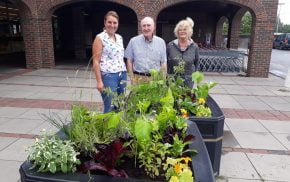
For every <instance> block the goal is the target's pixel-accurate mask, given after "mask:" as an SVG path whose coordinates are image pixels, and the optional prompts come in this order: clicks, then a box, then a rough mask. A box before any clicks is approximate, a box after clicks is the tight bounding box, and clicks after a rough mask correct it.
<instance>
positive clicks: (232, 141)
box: [222, 131, 241, 148]
mask: <svg viewBox="0 0 290 182" xmlns="http://www.w3.org/2000/svg"><path fill="white" fill-rule="evenodd" d="M222 145H223V147H234V148H240V147H241V146H240V144H239V143H238V141H237V140H236V138H235V137H234V135H233V134H232V132H231V131H224V135H223V144H222Z"/></svg>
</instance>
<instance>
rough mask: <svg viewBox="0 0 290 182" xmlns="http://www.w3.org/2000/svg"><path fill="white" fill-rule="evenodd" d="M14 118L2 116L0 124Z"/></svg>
mask: <svg viewBox="0 0 290 182" xmlns="http://www.w3.org/2000/svg"><path fill="white" fill-rule="evenodd" d="M11 119H12V118H0V126H1V125H2V124H5V123H7V122H9V121H10V120H11Z"/></svg>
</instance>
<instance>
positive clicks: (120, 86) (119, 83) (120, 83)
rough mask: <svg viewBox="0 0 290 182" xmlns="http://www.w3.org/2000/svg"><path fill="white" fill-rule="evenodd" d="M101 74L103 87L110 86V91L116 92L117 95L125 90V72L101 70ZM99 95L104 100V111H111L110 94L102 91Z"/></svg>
mask: <svg viewBox="0 0 290 182" xmlns="http://www.w3.org/2000/svg"><path fill="white" fill-rule="evenodd" d="M101 74H102V80H103V83H104V86H105V88H110V89H111V91H112V92H117V93H118V95H120V94H122V93H124V92H125V87H126V85H127V72H125V71H123V72H117V73H105V72H102V73H101ZM101 95H102V99H103V102H104V113H106V112H110V111H112V109H113V107H112V98H113V96H112V94H108V93H105V92H102V93H101Z"/></svg>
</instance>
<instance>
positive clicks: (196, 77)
mask: <svg viewBox="0 0 290 182" xmlns="http://www.w3.org/2000/svg"><path fill="white" fill-rule="evenodd" d="M191 76H192V81H193V82H194V83H195V84H196V85H197V86H196V88H193V89H192V93H194V94H195V96H196V99H199V98H203V99H204V100H206V99H207V97H208V91H209V90H210V89H211V88H213V87H215V86H216V85H217V83H216V82H209V83H201V82H202V81H203V79H204V75H203V73H201V72H199V71H196V72H194V73H192V75H191Z"/></svg>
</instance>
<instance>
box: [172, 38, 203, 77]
mask: <svg viewBox="0 0 290 182" xmlns="http://www.w3.org/2000/svg"><path fill="white" fill-rule="evenodd" d="M181 60H183V61H184V62H185V67H184V75H191V74H192V72H195V71H196V69H197V66H198V62H199V52H198V45H197V44H196V43H195V42H194V41H193V40H190V44H189V46H188V47H187V48H186V49H185V50H181V48H180V47H179V45H178V39H176V40H173V41H171V42H169V43H168V44H167V67H168V68H167V69H168V70H167V72H168V74H174V70H173V67H174V66H178V63H179V62H180V61H181Z"/></svg>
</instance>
